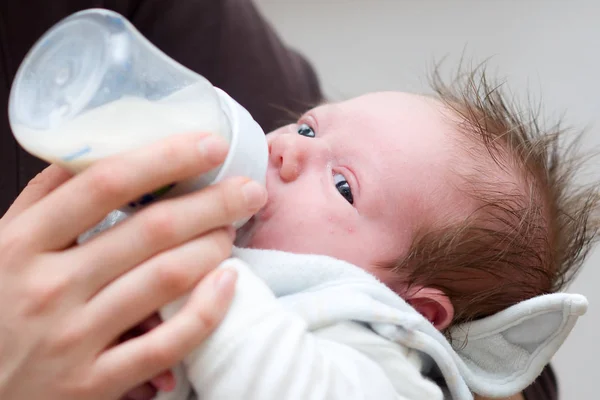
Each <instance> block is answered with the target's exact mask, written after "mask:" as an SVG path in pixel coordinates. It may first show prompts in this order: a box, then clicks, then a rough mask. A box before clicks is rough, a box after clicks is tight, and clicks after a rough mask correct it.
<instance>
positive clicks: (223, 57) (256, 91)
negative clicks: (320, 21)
mask: <svg viewBox="0 0 600 400" xmlns="http://www.w3.org/2000/svg"><path fill="white" fill-rule="evenodd" d="M91 7H104V8H108V9H112V10H115V11H117V12H119V13H121V14H123V15H124V16H126V17H127V18H128V19H129V20H131V21H132V22H133V23H134V25H136V27H137V28H138V29H139V30H140V31H141V32H142V34H144V36H146V37H147V38H149V39H150V40H151V41H152V42H153V43H154V44H156V45H157V46H158V47H159V48H161V49H162V50H163V51H164V52H165V53H167V54H169V55H170V56H171V57H173V58H174V59H176V60H177V61H179V62H181V63H182V64H184V65H186V66H187V67H189V68H191V69H193V70H195V71H197V72H198V73H200V74H202V75H204V76H206V77H207V78H208V79H209V80H210V81H211V82H212V83H213V84H214V85H216V86H218V87H220V88H222V89H223V90H225V91H227V92H228V93H229V94H230V95H231V96H232V97H234V98H235V99H236V100H237V101H239V102H240V103H241V104H242V105H243V106H245V107H246V108H247V109H248V110H249V111H250V113H251V114H252V115H253V116H254V118H255V119H256V120H257V121H258V122H259V123H260V124H261V126H262V127H263V129H265V131H270V130H272V129H274V128H275V127H278V126H279V125H281V124H282V123H286V122H288V121H289V120H290V115H292V114H297V113H301V112H303V111H304V110H306V109H307V108H309V107H310V106H312V105H314V104H316V103H318V102H320V101H321V91H320V88H319V82H318V79H317V76H316V74H315V73H314V70H313V69H312V67H311V66H310V65H309V64H308V62H307V61H306V60H305V59H304V58H303V57H302V56H301V55H299V54H298V53H296V52H294V51H293V50H291V49H289V48H287V47H286V46H285V45H284V44H283V43H282V41H281V40H280V39H279V37H278V36H277V35H276V33H275V32H274V31H273V29H272V28H271V26H270V25H269V24H268V23H267V22H266V21H265V20H264V19H263V17H262V16H261V15H260V14H259V13H258V11H257V9H256V7H255V5H254V4H253V3H252V1H251V0H52V1H48V0H0V108H1V110H2V111H1V114H0V215H2V214H4V211H5V210H6V209H7V208H8V206H9V205H10V203H11V202H12V201H13V200H14V198H15V197H16V195H17V194H18V193H19V192H20V190H21V189H22V188H23V187H24V186H25V185H26V184H27V182H29V180H30V179H31V178H32V177H33V176H35V174H36V173H38V172H39V171H40V170H41V169H42V168H43V167H44V166H45V163H43V162H41V161H39V160H37V159H35V158H34V157H32V156H30V155H29V154H27V153H26V152H24V151H23V150H22V149H20V148H19V146H18V145H17V144H16V143H15V141H14V139H13V137H12V134H11V133H10V130H9V127H8V117H7V111H6V110H7V99H8V91H9V88H10V84H11V82H12V79H13V78H14V75H15V73H16V70H17V68H18V66H19V64H20V63H21V61H22V59H23V57H24V56H25V54H26V52H27V51H28V50H29V48H30V47H31V46H32V45H33V43H34V42H35V41H36V40H37V39H38V38H39V37H40V36H41V35H42V34H43V33H44V32H45V31H46V30H48V29H49V28H50V27H51V26H52V25H53V24H55V23H56V22H58V21H59V20H61V19H62V18H64V17H66V16H68V15H70V14H72V13H74V12H76V11H79V10H82V9H85V8H91Z"/></svg>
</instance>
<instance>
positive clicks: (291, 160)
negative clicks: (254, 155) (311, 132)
mask: <svg viewBox="0 0 600 400" xmlns="http://www.w3.org/2000/svg"><path fill="white" fill-rule="evenodd" d="M302 139H304V140H307V139H306V138H302V137H300V136H297V135H292V134H283V135H280V136H277V137H275V138H273V140H270V141H269V156H270V160H271V163H272V164H273V165H274V166H275V167H276V168H277V169H278V170H279V176H280V177H281V179H282V180H283V181H284V182H292V181H294V180H295V179H296V178H298V176H299V175H300V173H301V171H302V167H303V164H304V161H305V158H306V148H305V147H306V146H303V145H302V144H301V143H299V141H300V140H302Z"/></svg>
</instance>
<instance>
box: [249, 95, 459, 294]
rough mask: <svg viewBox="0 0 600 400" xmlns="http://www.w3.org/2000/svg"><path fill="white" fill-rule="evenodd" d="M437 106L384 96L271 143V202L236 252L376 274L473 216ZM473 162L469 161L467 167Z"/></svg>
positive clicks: (335, 109)
mask: <svg viewBox="0 0 600 400" xmlns="http://www.w3.org/2000/svg"><path fill="white" fill-rule="evenodd" d="M441 107H442V106H441V105H440V104H439V103H438V102H437V101H436V100H433V99H431V98H427V97H423V96H418V95H413V94H406V93H376V94H369V95H365V96H362V97H358V98H355V99H352V100H349V101H346V102H343V103H338V104H328V105H324V106H321V107H318V108H315V109H313V110H311V111H309V112H308V113H306V114H305V115H304V116H303V117H302V118H301V119H300V120H299V121H298V123H297V124H293V125H288V126H285V127H283V128H281V129H278V130H276V131H274V132H272V133H270V134H269V135H268V141H269V152H270V160H269V167H268V172H267V190H268V193H269V200H268V202H267V205H266V206H265V207H264V209H263V210H261V211H260V212H259V213H258V214H257V215H256V216H255V217H254V218H253V219H252V220H251V221H250V222H249V223H248V224H247V225H246V226H244V227H243V228H242V229H241V230H240V231H239V232H238V240H237V245H239V246H243V247H254V248H263V249H277V250H283V251H290V252H296V253H313V254H323V255H328V256H332V257H336V258H339V259H342V260H345V261H348V262H351V263H353V264H356V265H358V266H359V267H362V268H364V269H367V270H369V271H370V272H372V273H374V274H375V275H377V276H378V277H379V278H380V279H382V280H383V281H384V282H387V281H389V278H391V277H386V276H385V275H386V271H383V270H381V269H379V268H376V267H375V266H376V265H378V264H380V263H381V262H389V261H393V260H395V259H397V258H398V257H401V256H402V255H403V254H405V252H406V251H407V249H408V247H409V246H410V244H411V240H412V239H413V237H414V234H415V231H416V229H418V227H419V226H420V224H422V223H426V222H432V221H439V220H440V219H442V220H443V219H447V218H456V217H457V216H458V217H460V216H462V215H463V214H466V213H467V212H468V211H469V209H470V204H469V203H468V200H467V199H466V198H465V196H463V195H462V194H460V193H459V192H458V191H457V190H456V189H455V187H454V185H453V183H454V182H453V179H454V178H453V174H452V173H451V168H450V167H451V166H452V164H453V163H456V161H457V160H458V159H460V161H461V163H462V162H463V159H462V157H460V156H458V154H459V152H458V150H457V145H456V141H455V140H454V139H455V138H456V135H458V134H459V133H458V132H457V131H456V129H455V128H454V127H453V124H452V123H451V122H450V121H449V120H448V119H447V118H445V117H444V114H443V112H442V108H441ZM464 162H466V161H464Z"/></svg>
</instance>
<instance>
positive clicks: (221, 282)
mask: <svg viewBox="0 0 600 400" xmlns="http://www.w3.org/2000/svg"><path fill="white" fill-rule="evenodd" d="M236 279H237V271H235V270H233V269H230V268H225V269H223V270H221V271H219V273H218V276H217V277H216V279H215V288H216V289H217V291H218V292H221V293H224V292H228V291H229V290H230V289H231V287H232V286H233V284H234V283H235V281H236Z"/></svg>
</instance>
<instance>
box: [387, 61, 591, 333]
mask: <svg viewBox="0 0 600 400" xmlns="http://www.w3.org/2000/svg"><path fill="white" fill-rule="evenodd" d="M439 71H440V69H439V67H438V68H436V69H435V71H434V73H433V74H432V78H431V83H432V87H433V90H434V92H435V97H436V98H437V99H438V100H440V101H441V102H442V103H443V104H444V105H445V107H446V109H447V110H450V111H451V113H450V114H452V118H451V119H450V120H451V121H452V123H455V124H456V126H457V128H458V129H459V130H460V131H461V132H462V133H463V134H464V135H463V136H462V138H463V139H464V140H462V141H460V142H461V143H460V144H459V145H460V146H461V147H460V148H461V150H464V151H466V152H467V153H466V154H468V155H469V156H473V157H474V159H475V160H480V161H482V162H481V163H480V167H481V168H479V169H478V171H475V172H474V173H472V174H467V176H462V178H463V182H462V184H461V185H460V186H458V185H457V186H458V189H459V190H462V191H464V192H465V193H467V194H468V195H469V196H471V198H472V199H474V200H475V201H476V202H477V204H478V207H477V210H476V211H475V212H474V213H473V214H472V215H470V216H469V217H468V218H467V219H466V220H465V221H462V222H460V223H450V224H446V225H443V224H442V225H440V226H435V227H432V226H423V227H422V229H421V230H420V232H419V233H418V234H417V235H416V236H415V239H414V240H413V243H412V245H411V248H410V250H409V251H408V253H407V254H406V256H405V257H403V258H402V259H400V260H398V261H397V262H396V263H395V265H393V268H394V270H395V271H396V272H398V274H401V275H402V276H403V278H402V280H403V281H405V282H406V281H408V284H409V285H411V286H414V287H433V288H437V289H439V290H441V291H443V292H444V293H445V294H446V295H447V296H448V297H449V299H450V300H451V302H452V304H453V306H454V309H455V318H454V320H453V324H452V326H454V325H456V324H460V323H463V322H467V321H470V320H473V319H478V318H481V317H484V316H487V315H491V314H493V313H496V312H498V311H500V310H502V309H505V308H507V307H509V306H511V305H514V304H516V303H518V302H520V301H523V300H526V299H528V298H531V297H534V296H537V295H541V294H545V293H552V292H556V291H560V290H563V289H564V288H565V287H566V285H568V284H569V283H570V282H571V280H572V279H573V278H574V277H575V276H576V275H577V273H578V271H579V269H580V267H581V265H582V263H583V261H584V259H585V257H586V255H587V254H588V253H589V251H590V249H591V246H592V244H593V243H594V242H595V241H596V239H597V237H598V232H599V226H600V221H599V218H598V214H597V211H598V205H599V197H598V193H597V190H596V187H595V186H593V185H583V184H579V183H578V182H577V179H579V178H580V177H579V176H578V175H579V173H580V171H581V167H582V164H583V161H584V159H585V158H584V157H583V156H582V155H581V154H579V146H578V144H579V142H580V138H581V134H577V135H576V137H575V139H574V140H570V141H569V142H566V141H565V139H566V138H565V136H566V135H565V134H566V133H568V132H569V130H567V129H565V128H563V126H562V124H560V123H558V124H556V125H554V126H552V127H551V128H549V129H546V128H544V127H543V126H542V124H541V121H540V112H539V109H536V108H533V109H521V108H520V107H519V106H518V105H517V102H516V101H514V100H511V101H509V99H508V98H507V95H506V94H505V93H504V91H503V90H504V88H503V86H502V85H498V84H496V83H495V82H491V81H490V80H489V79H488V77H487V74H486V69H485V65H480V66H479V67H477V68H475V69H474V70H473V71H470V72H466V73H465V72H464V70H462V68H461V69H460V70H459V72H458V74H457V75H456V77H455V78H454V79H453V80H452V81H451V82H449V83H445V82H444V80H443V79H442V78H441V74H440V72H439ZM491 162H493V164H490V163H491ZM490 165H493V168H497V169H498V170H499V171H504V172H506V173H508V174H510V175H512V176H513V177H514V176H515V175H516V179H513V181H517V182H499V178H498V175H495V176H492V175H490V174H487V176H486V171H487V170H489V166H490ZM501 175H502V174H501Z"/></svg>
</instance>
